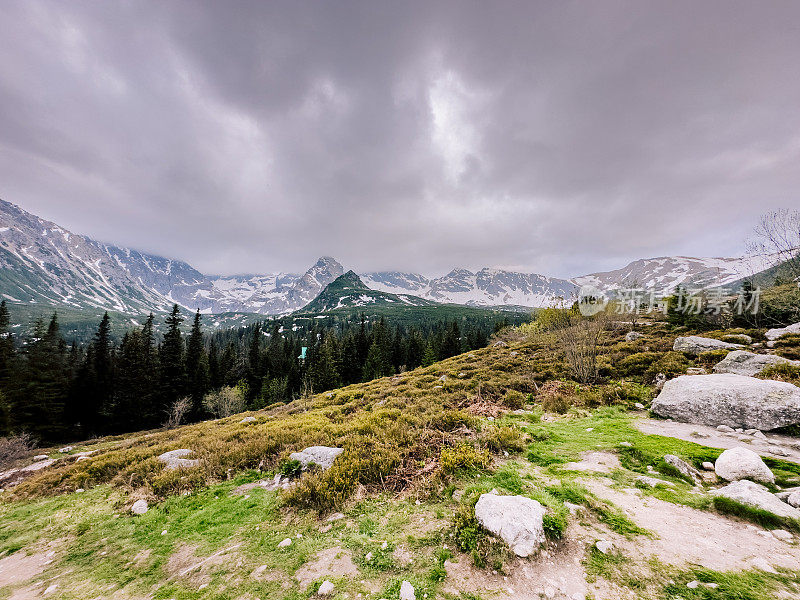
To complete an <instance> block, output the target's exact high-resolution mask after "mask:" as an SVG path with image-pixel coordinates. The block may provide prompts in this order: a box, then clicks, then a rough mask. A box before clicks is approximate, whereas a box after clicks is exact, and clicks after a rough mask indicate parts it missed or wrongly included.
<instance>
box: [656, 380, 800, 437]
mask: <svg viewBox="0 0 800 600" xmlns="http://www.w3.org/2000/svg"><path fill="white" fill-rule="evenodd" d="M652 410H653V412H654V413H655V414H657V415H659V416H661V417H669V418H673V419H675V420H676V421H680V422H683V423H698V424H702V425H710V426H713V427H716V426H718V425H727V426H728V427H733V428H747V429H760V430H766V431H769V430H770V429H776V428H778V427H785V426H787V425H794V424H796V423H800V388H798V387H797V386H796V385H792V384H791V383H786V382H783V381H772V380H764V379H755V378H753V377H746V376H744V375H733V374H730V373H723V374H714V375H700V376H689V375H681V376H680V377H676V378H675V379H671V380H669V381H668V382H667V383H666V384H664V389H663V390H662V391H661V393H660V394H659V395H658V397H657V398H656V399H655V400H654V401H653V406H652ZM742 431H744V429H742Z"/></svg>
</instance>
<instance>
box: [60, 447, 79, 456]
mask: <svg viewBox="0 0 800 600" xmlns="http://www.w3.org/2000/svg"><path fill="white" fill-rule="evenodd" d="M73 448H75V446H64V447H63V448H59V449H58V451H59V452H61V453H62V454H66V453H67V452H72V450H73Z"/></svg>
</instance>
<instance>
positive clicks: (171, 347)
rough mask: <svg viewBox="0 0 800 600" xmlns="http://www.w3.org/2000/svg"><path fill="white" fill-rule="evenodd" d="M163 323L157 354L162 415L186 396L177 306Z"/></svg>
mask: <svg viewBox="0 0 800 600" xmlns="http://www.w3.org/2000/svg"><path fill="white" fill-rule="evenodd" d="M165 323H166V325H167V332H166V334H164V343H163V344H162V345H161V351H160V352H159V362H160V367H161V399H160V405H161V412H162V413H164V412H166V411H167V410H168V408H169V407H170V406H172V404H173V403H174V402H176V401H177V400H179V399H180V398H182V397H183V396H185V394H186V360H185V356H184V349H183V336H182V335H181V330H180V326H181V323H183V317H182V316H181V311H180V309H179V308H178V305H177V304H175V305H174V306H173V307H172V312H170V314H169V316H168V317H167V318H166V319H165Z"/></svg>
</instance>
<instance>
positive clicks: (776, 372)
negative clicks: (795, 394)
mask: <svg viewBox="0 0 800 600" xmlns="http://www.w3.org/2000/svg"><path fill="white" fill-rule="evenodd" d="M758 377H761V378H762V379H777V380H779V381H786V382H788V383H793V384H795V385H800V366H796V365H791V364H788V363H783V364H779V365H772V366H770V367H767V368H766V369H764V370H763V371H761V373H759V375H758Z"/></svg>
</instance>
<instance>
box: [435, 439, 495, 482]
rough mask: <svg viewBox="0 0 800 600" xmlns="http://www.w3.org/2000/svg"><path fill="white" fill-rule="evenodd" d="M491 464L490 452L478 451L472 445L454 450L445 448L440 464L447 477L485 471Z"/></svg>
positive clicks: (440, 456)
mask: <svg viewBox="0 0 800 600" xmlns="http://www.w3.org/2000/svg"><path fill="white" fill-rule="evenodd" d="M490 462H491V458H490V457H489V451H488V450H480V449H476V448H475V447H474V446H472V445H471V444H461V445H459V446H456V447H454V448H449V447H447V446H445V447H443V448H442V450H441V452H440V454H439V464H440V465H441V467H442V472H444V473H445V474H446V475H455V474H457V473H462V472H470V471H473V472H474V471H478V470H480V469H485V468H486V467H488V466H489V463H490Z"/></svg>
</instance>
